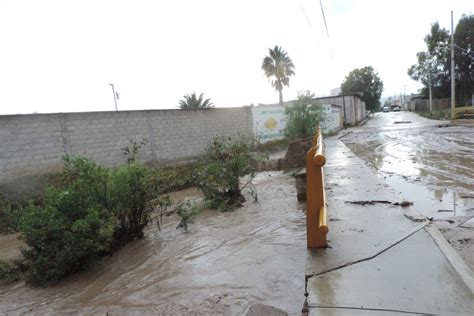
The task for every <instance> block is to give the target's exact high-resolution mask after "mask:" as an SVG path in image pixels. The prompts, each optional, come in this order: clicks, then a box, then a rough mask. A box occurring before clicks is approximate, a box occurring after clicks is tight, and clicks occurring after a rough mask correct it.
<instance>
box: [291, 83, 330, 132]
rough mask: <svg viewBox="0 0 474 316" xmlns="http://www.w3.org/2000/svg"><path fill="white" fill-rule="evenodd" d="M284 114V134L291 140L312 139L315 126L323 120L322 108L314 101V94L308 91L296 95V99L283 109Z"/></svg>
mask: <svg viewBox="0 0 474 316" xmlns="http://www.w3.org/2000/svg"><path fill="white" fill-rule="evenodd" d="M285 114H286V116H287V123H286V127H285V132H284V133H285V136H286V137H288V138H290V139H293V140H294V139H301V138H308V137H312V136H313V135H314V133H315V129H316V126H317V125H318V124H319V123H321V122H322V121H324V118H325V112H324V109H323V107H322V106H321V105H320V104H319V103H318V102H317V101H315V100H314V94H313V93H311V92H310V91H304V92H300V93H298V99H297V100H296V101H295V102H294V103H293V105H292V106H290V107H287V108H286V109H285Z"/></svg>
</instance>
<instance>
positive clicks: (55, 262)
mask: <svg viewBox="0 0 474 316" xmlns="http://www.w3.org/2000/svg"><path fill="white" fill-rule="evenodd" d="M78 196H80V194H79V193H78V192H76V191H75V190H74V189H73V188H72V187H70V188H68V189H67V190H60V189H54V188H48V189H47V192H46V199H45V204H44V205H43V206H36V205H33V204H30V205H29V206H28V207H26V208H25V209H23V216H22V220H21V225H20V229H21V232H22V236H23V238H24V240H25V242H26V244H27V245H28V247H27V248H26V249H24V250H23V255H24V257H25V259H26V260H27V265H28V267H29V270H28V271H27V273H26V278H27V280H28V281H30V282H31V283H34V284H39V285H45V284H46V283H48V282H51V281H57V280H59V279H61V278H62V277H64V276H66V275H69V274H71V273H73V272H76V271H79V270H82V269H84V268H85V267H87V266H89V265H90V264H91V263H93V262H95V261H96V260H97V259H98V258H99V257H100V256H102V255H104V254H105V253H106V252H107V251H108V249H109V244H110V240H111V237H112V233H113V231H114V226H115V222H114V218H113V217H112V216H110V214H108V213H107V212H104V210H103V209H102V208H101V206H100V205H98V204H96V203H90V204H89V205H86V204H85V203H84V201H82V203H81V202H80V201H78V200H77V197H78Z"/></svg>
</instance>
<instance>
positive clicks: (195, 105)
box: [179, 92, 214, 110]
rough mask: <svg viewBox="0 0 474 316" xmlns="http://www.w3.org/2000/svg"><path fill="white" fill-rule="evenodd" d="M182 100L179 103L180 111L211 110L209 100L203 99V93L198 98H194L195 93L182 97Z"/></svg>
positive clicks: (212, 105) (211, 105)
mask: <svg viewBox="0 0 474 316" xmlns="http://www.w3.org/2000/svg"><path fill="white" fill-rule="evenodd" d="M183 98H184V100H180V101H179V108H180V109H182V110H201V109H209V108H213V107H214V104H212V102H211V99H205V100H204V97H203V93H201V94H200V95H199V98H198V97H197V96H196V93H195V92H193V93H191V94H186V95H185V96H183Z"/></svg>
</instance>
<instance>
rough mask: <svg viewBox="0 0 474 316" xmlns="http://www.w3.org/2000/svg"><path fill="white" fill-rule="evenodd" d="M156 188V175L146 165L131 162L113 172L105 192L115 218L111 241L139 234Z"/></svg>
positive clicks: (119, 241) (120, 241) (148, 216)
mask: <svg viewBox="0 0 474 316" xmlns="http://www.w3.org/2000/svg"><path fill="white" fill-rule="evenodd" d="M159 191H160V190H159V187H158V181H157V178H156V177H154V175H153V173H152V172H151V170H150V169H149V168H148V167H146V166H143V165H140V164H138V163H131V164H129V165H126V166H122V167H120V168H118V169H117V170H115V171H114V172H113V174H112V177H111V181H110V192H109V194H110V205H111V209H112V210H113V213H114V215H115V217H116V218H117V220H118V227H117V229H116V230H115V233H114V243H115V245H117V246H120V245H123V244H125V243H126V242H127V241H130V240H132V239H135V238H142V237H143V229H144V228H145V226H146V225H147V224H148V223H149V222H150V220H151V213H152V212H153V210H154V205H155V204H156V203H158V200H157V199H158V198H159Z"/></svg>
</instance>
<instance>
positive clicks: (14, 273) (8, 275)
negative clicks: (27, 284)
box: [0, 260, 19, 283]
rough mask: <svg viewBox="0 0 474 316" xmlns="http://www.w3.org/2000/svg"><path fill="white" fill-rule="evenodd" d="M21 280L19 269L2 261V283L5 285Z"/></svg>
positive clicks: (0, 261) (0, 269) (0, 265)
mask: <svg viewBox="0 0 474 316" xmlns="http://www.w3.org/2000/svg"><path fill="white" fill-rule="evenodd" d="M18 279H19V273H18V270H17V268H16V267H15V266H14V265H13V264H11V263H9V262H6V261H3V260H0V281H2V282H3V283H11V282H15V281H17V280H18Z"/></svg>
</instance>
